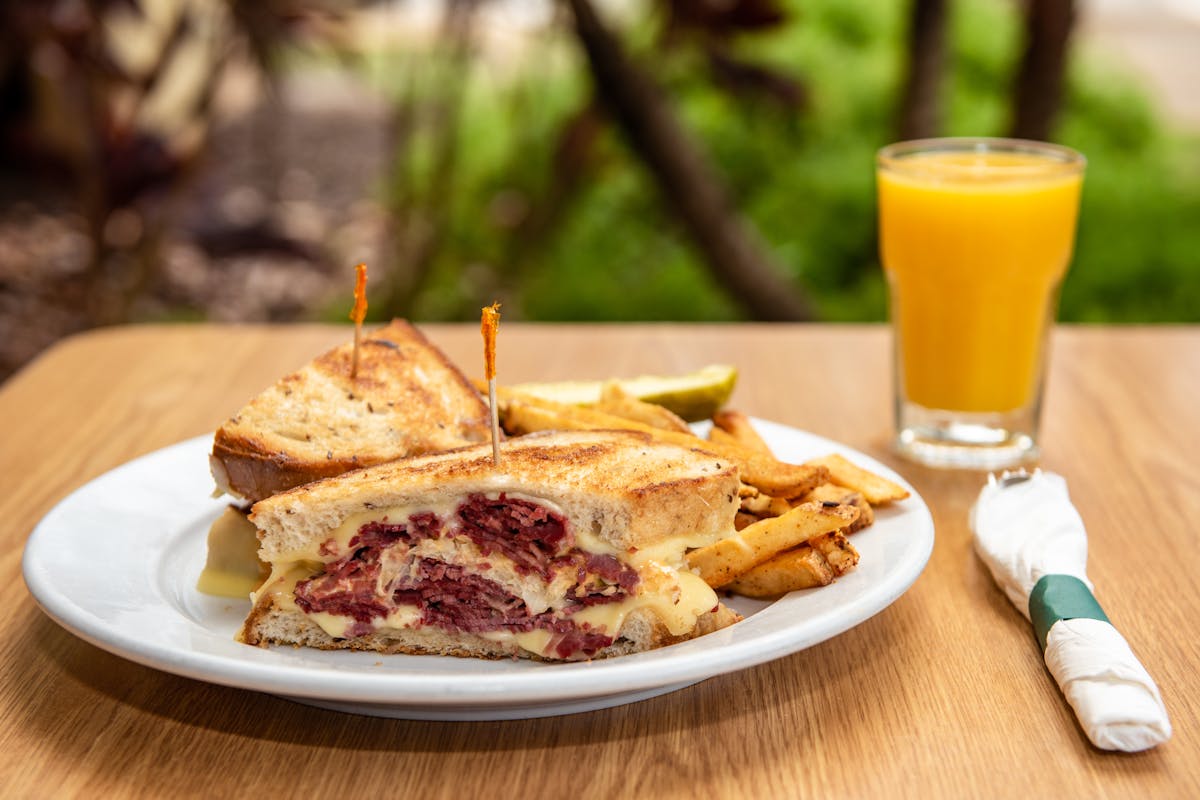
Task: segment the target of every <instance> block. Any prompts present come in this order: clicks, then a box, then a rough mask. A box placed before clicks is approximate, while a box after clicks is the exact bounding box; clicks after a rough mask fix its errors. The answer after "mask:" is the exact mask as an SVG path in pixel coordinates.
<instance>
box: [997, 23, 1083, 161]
mask: <svg viewBox="0 0 1200 800" xmlns="http://www.w3.org/2000/svg"><path fill="white" fill-rule="evenodd" d="M1074 23H1075V2H1074V0H1029V4H1028V7H1027V9H1026V12H1025V53H1024V56H1023V57H1022V59H1021V65H1020V69H1019V70H1018V72H1017V77H1016V85H1015V86H1014V89H1013V111H1012V128H1011V135H1012V136H1015V137H1018V138H1021V139H1037V140H1046V139H1048V138H1049V137H1050V131H1051V130H1052V129H1053V127H1054V121H1055V118H1056V117H1057V115H1058V109H1059V106H1060V105H1061V103H1062V90H1063V76H1064V74H1065V72H1066V66H1067V44H1068V40H1069V39H1070V37H1071V29H1072V27H1073V26H1074Z"/></svg>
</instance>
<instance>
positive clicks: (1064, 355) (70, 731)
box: [0, 324, 1200, 798]
mask: <svg viewBox="0 0 1200 800" xmlns="http://www.w3.org/2000/svg"><path fill="white" fill-rule="evenodd" d="M425 330H426V331H427V332H428V333H429V335H430V337H431V338H432V339H433V340H434V341H436V342H437V343H438V344H440V345H441V346H442V347H443V348H444V349H445V350H446V351H447V352H448V353H449V355H450V356H451V358H453V359H454V360H455V361H457V362H458V363H459V364H461V365H464V367H465V371H467V372H468V373H469V374H476V373H478V372H480V371H481V369H479V368H477V364H479V362H480V360H481V356H480V352H479V351H480V345H479V332H478V328H477V326H474V325H466V326H440V325H430V326H425ZM347 336H348V333H347V330H346V329H345V328H340V329H339V328H333V327H320V326H308V327H295V328H278V327H276V328H267V327H215V326H178V327H136V328H119V329H114V330H108V331H103V332H98V333H92V334H88V335H85V336H81V337H78V338H74V339H71V340H69V341H67V342H65V343H62V344H60V345H59V346H57V347H56V348H54V349H53V350H51V351H50V352H49V353H47V354H46V355H44V356H43V357H42V358H40V359H39V360H38V361H36V362H35V363H33V364H32V365H31V366H29V367H28V368H27V369H26V370H24V371H23V372H21V373H20V374H18V375H17V376H15V377H14V378H13V379H12V380H10V381H9V382H8V383H7V384H6V385H5V386H4V387H3V388H2V389H0V438H2V441H3V448H2V450H0V480H2V481H3V486H4V491H3V493H2V494H0V519H3V520H4V526H3V529H2V530H3V537H4V539H3V541H4V544H5V547H4V549H3V552H4V556H3V560H2V561H0V565H2V569H3V573H2V574H3V581H2V583H0V597H2V598H3V602H2V603H0V619H3V631H4V632H5V636H6V639H7V644H6V646H5V647H4V649H3V656H2V657H0V665H2V675H3V679H2V681H0V794H3V795H5V796H9V797H46V796H73V795H87V796H95V797H117V796H134V795H136V796H159V795H171V796H185V795H194V796H205V797H211V796H219V797H228V796H246V797H256V798H267V797H276V796H292V795H294V794H299V795H300V796H332V795H335V794H336V795H337V796H344V797H376V796H385V797H387V796H394V797H403V796H412V797H445V798H461V797H496V796H517V793H518V792H519V793H520V794H521V795H522V796H528V797H541V796H545V797H583V798H590V797H603V798H615V797H622V796H630V795H639V796H643V797H743V796H747V797H796V796H802V795H813V796H823V797H887V796H913V797H954V798H958V797H972V796H983V797H993V796H1012V797H1022V798H1024V797H1035V796H1036V797H1053V796H1063V797H1129V796H1137V797H1156V798H1158V797H1174V796H1178V797H1184V796H1191V797H1197V796H1200V746H1198V741H1200V740H1198V737H1197V733H1196V731H1197V722H1198V717H1200V680H1198V679H1197V665H1198V664H1200V645H1198V641H1200V636H1198V633H1200V622H1198V620H1200V589H1198V580H1197V575H1198V574H1200V558H1197V555H1196V554H1197V549H1198V545H1200V522H1198V521H1200V469H1198V468H1197V454H1198V452H1200V413H1197V410H1198V408H1200V405H1198V400H1197V399H1198V398H1200V328H1195V327H1189V328H1063V329H1060V330H1058V331H1057V332H1056V335H1055V337H1054V353H1053V359H1052V374H1051V379H1050V388H1049V395H1048V399H1047V403H1046V416H1045V431H1044V433H1045V437H1044V438H1045V444H1046V457H1045V461H1044V466H1045V467H1047V468H1049V469H1053V470H1056V471H1059V472H1062V473H1064V474H1065V475H1067V476H1068V477H1069V479H1070V485H1071V490H1072V495H1073V497H1074V499H1075V501H1076V504H1077V505H1078V507H1079V508H1080V510H1081V513H1082V515H1083V517H1084V519H1085V521H1086V522H1087V524H1088V527H1089V533H1090V537H1091V559H1090V563H1089V572H1090V574H1091V577H1092V578H1093V579H1094V581H1095V583H1096V585H1097V587H1098V592H1097V594H1098V596H1099V599H1100V601H1101V603H1102V604H1103V605H1104V608H1105V610H1106V611H1107V612H1108V614H1109V616H1110V617H1111V618H1112V619H1113V621H1114V622H1115V623H1116V624H1117V626H1118V627H1119V628H1120V629H1121V630H1122V631H1123V632H1124V634H1125V635H1126V637H1127V638H1128V639H1129V641H1130V642H1131V644H1132V646H1133V648H1134V650H1135V651H1136V652H1137V653H1138V654H1139V656H1140V657H1141V659H1142V661H1143V663H1144V664H1145V665H1146V667H1147V669H1148V670H1149V671H1150V673H1151V674H1152V675H1153V676H1154V677H1155V678H1156V679H1157V681H1158V683H1159V686H1160V688H1161V690H1162V693H1163V696H1164V698H1165V700H1166V703H1167V707H1168V709H1169V711H1170V713H1171V718H1172V722H1173V724H1174V728H1175V735H1174V738H1173V739H1172V740H1171V741H1170V742H1168V743H1167V744H1166V745H1164V746H1162V747H1159V748H1158V749H1156V750H1154V751H1151V752H1147V753H1143V754H1138V755H1114V754H1106V753H1102V752H1100V751H1097V750H1095V749H1093V748H1092V747H1091V746H1090V745H1089V744H1088V743H1087V741H1086V739H1085V737H1084V735H1083V734H1082V732H1081V731H1080V730H1079V728H1078V726H1077V724H1076V722H1075V719H1074V716H1073V715H1072V712H1071V710H1070V708H1069V707H1068V706H1067V705H1066V703H1065V702H1064V701H1063V699H1062V697H1061V696H1060V694H1059V693H1058V690H1057V689H1056V688H1055V686H1054V684H1053V682H1052V680H1051V679H1050V677H1049V676H1048V675H1047V673H1046V671H1045V669H1044V667H1043V666H1042V663H1041V659H1040V654H1039V652H1038V649H1037V645H1036V644H1035V642H1034V639H1033V637H1032V635H1031V633H1030V630H1029V626H1028V623H1027V622H1026V621H1025V620H1024V619H1023V618H1022V617H1021V616H1020V615H1019V614H1018V613H1017V612H1016V611H1015V610H1014V609H1013V608H1012V607H1011V606H1010V605H1009V603H1008V601H1007V600H1006V599H1005V598H1004V596H1003V595H1002V594H1001V592H1000V591H999V590H998V589H997V588H996V587H995V586H994V585H993V583H992V581H991V578H990V577H989V576H988V574H987V572H986V570H985V569H984V567H983V566H982V565H981V563H980V562H979V560H978V559H977V558H976V556H975V555H974V553H973V551H972V549H971V544H970V536H969V530H968V527H967V510H968V508H969V507H970V505H971V503H972V501H973V500H974V498H975V496H976V494H977V492H978V490H979V487H980V485H981V476H980V475H979V474H972V473H954V472H938V471H933V470H928V469H922V468H917V467H913V466H911V465H909V464H906V463H904V462H901V461H899V460H898V459H897V458H895V457H893V456H892V455H891V454H890V453H889V451H888V447H887V442H888V436H889V432H890V428H891V421H890V411H889V408H890V401H889V396H890V390H889V386H890V377H889V375H890V370H889V358H888V351H889V338H888V333H887V330H886V329H885V328H882V327H878V326H856V327H838V326H774V325H736V326H680V325H642V326H619V327H618V326H534V325H518V324H505V325H504V326H503V327H502V328H501V334H500V346H499V368H500V372H501V378H502V380H504V381H518V380H529V379H560V378H567V377H580V376H585V375H587V376H602V375H610V374H612V375H620V374H637V373H641V372H672V371H682V370H690V369H693V368H695V367H698V366H700V365H703V364H705V363H709V362H718V361H724V362H731V363H735V364H737V365H739V367H740V368H741V380H740V383H739V386H738V389H737V392H736V394H735V396H734V398H733V405H735V406H737V407H739V408H741V409H744V410H745V411H747V412H750V413H753V414H755V415H758V416H761V417H765V418H768V419H774V420H778V421H780V422H784V423H787V424H790V425H794V426H797V427H800V428H804V429H807V430H810V431H813V432H816V433H819V434H822V435H825V436H828V437H831V438H833V439H837V440H839V441H842V442H845V443H846V444H848V445H850V446H852V447H855V448H858V449H860V450H863V451H865V452H867V453H869V454H871V455H872V456H875V457H876V458H879V459H881V460H882V461H884V462H886V463H888V464H890V465H891V466H893V467H894V468H896V469H897V470H898V471H900V472H901V473H902V474H904V475H905V476H906V477H907V478H908V479H909V480H910V481H911V482H912V483H913V484H914V485H915V486H916V488H917V489H918V491H919V492H920V493H921V494H922V495H923V496H924V497H925V499H926V500H927V502H928V503H929V505H930V507H931V508H932V510H933V515H934V518H935V522H936V528H937V541H936V545H935V547H934V552H933V556H932V558H931V560H930V562H929V565H928V567H927V568H926V569H925V571H924V573H923V574H922V576H921V577H920V578H919V579H918V581H917V583H916V584H915V585H914V586H913V587H912V589H910V590H909V591H908V592H907V593H906V594H905V595H904V596H903V597H901V598H900V599H899V600H898V601H897V602H896V603H895V604H894V605H892V606H890V607H889V608H888V609H886V610H885V611H884V612H882V613H880V614H879V615H877V616H875V617H873V618H872V619H870V620H868V621H867V622H865V623H863V624H862V625H860V626H858V627H857V628H854V629H852V630H851V631H849V632H847V633H844V634H842V635H840V636H837V637H836V638H834V639H832V640H830V641H827V642H825V643H823V644H821V645H819V646H816V647H812V648H810V649H808V650H805V651H803V652H800V653H797V654H795V655H792V656H789V657H786V658H782V659H779V660H778V661H775V662H772V663H769V664H765V665H762V666H759V667H756V668H752V669H748V670H745V671H743V672H740V673H736V674H730V675H725V676H721V677H717V678H713V679H711V680H708V681H706V682H704V683H701V684H698V685H696V686H693V687H691V688H688V689H684V690H681V691H678V692H675V693H672V694H668V695H665V696H662V697H658V698H655V699H652V700H647V701H644V702H641V703H637V704H634V705H628V706H623V707H618V708H613V709H609V710H605V711H598V712H592V713H587V714H576V715H573V716H565V717H557V718H546V719H534V720H524V721H514V722H470V723H461V722H459V723H452V722H410V721H398V720H387V719H377V718H369V717H359V716H352V715H346V714H340V713H335V712H327V711H320V710H316V709H313V708H309V707H306V706H302V705H298V704H295V703H292V702H288V701H285V700H281V699H277V698H274V697H271V696H267V695H264V694H258V693H254V692H250V691H243V690H237V689H230V688H223V687H219V686H214V685H209V684H206V683H201V682H198V681H193V680H187V679H184V678H178V677H174V676H172V675H168V674H166V673H162V672H158V671H155V670H153V669H148V668H144V667H141V666H137V665H135V664H133V663H131V662H128V661H125V660H123V659H121V658H118V657H116V656H113V655H109V654H108V653H106V652H104V651H102V650H99V649H97V648H95V647H92V646H90V645H88V644H85V643H84V642H83V641H81V640H79V639H76V638H75V637H74V636H72V635H70V634H68V633H66V632H65V631H63V630H62V629H60V628H59V627H58V626H57V625H55V624H54V623H53V622H51V621H50V620H49V619H48V618H47V617H46V616H44V615H43V614H42V612H41V611H40V610H39V609H38V608H37V606H36V605H35V604H34V601H33V600H32V599H31V597H30V596H29V594H28V592H27V591H26V589H25V586H24V584H23V582H22V580H21V578H20V558H21V550H22V543H23V542H24V540H25V537H26V536H27V535H28V534H29V532H30V531H31V530H32V528H33V526H34V525H35V524H36V522H37V521H38V520H39V519H40V518H41V517H42V515H44V514H45V513H46V512H47V511H48V510H49V509H50V508H51V507H52V506H53V505H54V504H55V503H57V502H58V501H59V500H61V499H62V498H63V497H64V496H65V495H67V494H68V493H69V492H70V491H71V490H73V489H75V488H76V487H78V486H79V485H81V484H82V483H84V482H85V481H87V480H89V479H90V478H93V477H95V476H97V475H99V474H101V473H103V472H105V471H107V470H109V469H111V468H112V467H114V466H116V465H118V464H120V463H122V462H124V461H126V460H128V459H130V458H133V457H135V456H137V455H140V454H143V453H146V452H149V451H151V450H154V449H157V448H159V447H162V446H164V445H167V444H170V443H172V442H175V441H178V440H180V439H184V438H186V437H191V436H194V435H197V434H201V433H204V432H206V431H210V430H212V429H213V428H214V427H215V426H217V425H218V424H219V423H220V422H221V421H222V420H223V419H224V418H225V417H226V416H227V415H228V414H229V413H231V412H232V411H233V410H234V409H235V408H237V407H238V406H239V405H241V403H242V402H244V401H245V400H246V399H248V398H249V397H250V396H251V395H252V394H254V393H256V392H257V391H258V390H259V389H261V388H263V387H264V386H265V385H266V384H267V383H269V382H272V381H273V380H274V379H275V378H276V377H277V376H278V375H281V374H283V373H284V372H286V371H289V370H290V369H292V368H295V367H296V366H298V365H299V364H301V363H302V362H304V361H305V360H307V359H308V358H309V357H310V356H311V355H313V354H315V353H317V352H318V351H320V350H322V349H323V348H325V347H327V346H331V345H332V344H334V343H336V342H338V341H339V340H342V339H343V338H345V337H347Z"/></svg>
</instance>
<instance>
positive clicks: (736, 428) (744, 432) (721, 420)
mask: <svg viewBox="0 0 1200 800" xmlns="http://www.w3.org/2000/svg"><path fill="white" fill-rule="evenodd" d="M712 421H713V429H714V430H721V431H724V432H725V433H727V434H729V435H730V436H732V437H733V439H734V441H736V442H738V443H739V444H741V445H742V446H743V447H748V448H750V449H751V450H754V451H756V452H759V453H765V454H766V455H772V453H771V447H770V445H768V444H767V443H766V440H764V439H763V438H762V436H760V435H759V433H758V431H756V430H754V426H753V425H751V424H750V417H748V416H746V415H745V414H743V413H742V412H741V411H735V410H733V409H723V410H721V411H718V412H717V413H716V414H713V418H712Z"/></svg>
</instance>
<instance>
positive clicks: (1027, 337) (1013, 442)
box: [876, 138, 1086, 469]
mask: <svg viewBox="0 0 1200 800" xmlns="http://www.w3.org/2000/svg"><path fill="white" fill-rule="evenodd" d="M1085 163H1086V162H1085V160H1084V158H1083V156H1081V155H1080V154H1079V153H1077V152H1075V151H1074V150H1071V149H1069V148H1066V147H1061V146H1057V145H1052V144H1045V143H1042V142H1031V141H1023V140H1017V139H989V138H953V139H925V140H920V141H912V142H900V143H897V144H892V145H888V146H887V147H884V148H883V149H882V150H880V151H879V153H878V156H877V161H876V180H877V187H878V203H879V241H880V257H881V259H882V262H883V269H884V272H885V274H886V276H887V282H888V292H889V308H890V314H891V322H892V331H893V334H894V347H895V357H894V362H895V372H894V377H895V418H896V440H895V444H896V448H897V449H898V450H899V452H900V453H902V454H903V455H905V456H906V457H908V458H910V459H913V460H915V461H918V462H920V463H923V464H927V465H929V466H936V467H962V468H973V469H1001V468H1004V467H1010V466H1016V465H1019V464H1022V463H1027V462H1030V461H1034V460H1036V459H1037V458H1038V456H1039V445H1038V424H1039V418H1040V415H1041V407H1042V397H1043V390H1044V387H1045V376H1046V351H1047V340H1048V336H1049V331H1050V328H1051V326H1052V324H1053V321H1054V318H1055V315H1056V313H1057V308H1058V294H1059V287H1060V286H1061V284H1062V280H1063V276H1064V275H1065V274H1066V271H1067V265H1068V263H1069V262H1070V260H1071V254H1072V251H1073V249H1074V242H1075V224H1076V219H1077V217H1078V212H1079V194H1080V189H1081V187H1082V184H1083V172H1084V165H1085Z"/></svg>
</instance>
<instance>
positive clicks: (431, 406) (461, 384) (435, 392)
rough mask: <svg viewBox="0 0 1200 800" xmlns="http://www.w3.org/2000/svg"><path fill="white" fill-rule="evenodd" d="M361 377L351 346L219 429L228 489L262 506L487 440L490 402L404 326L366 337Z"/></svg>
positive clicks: (220, 463) (220, 475)
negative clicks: (337, 479)
mask: <svg viewBox="0 0 1200 800" xmlns="http://www.w3.org/2000/svg"><path fill="white" fill-rule="evenodd" d="M361 347H362V349H361V352H360V354H359V364H358V373H357V376H356V377H354V378H351V377H350V362H351V358H352V353H353V345H352V344H345V345H342V346H341V347H337V348H335V349H333V350H331V351H329V352H328V353H325V354H324V355H322V356H319V357H318V358H316V359H314V360H313V361H312V362H310V363H309V364H307V365H305V366H304V367H302V368H301V369H300V370H299V371H297V372H294V373H292V374H291V375H287V376H285V377H283V378H282V379H280V380H279V381H278V382H277V383H276V384H275V385H274V386H272V387H271V388H269V389H267V390H266V391H264V392H263V393H262V394H260V395H258V397H255V398H254V399H253V400H251V401H250V402H249V403H248V404H247V405H246V406H245V407H244V408H242V409H241V410H240V411H238V412H237V413H236V414H234V415H233V417H231V418H230V419H229V420H228V421H227V422H226V423H225V424H224V425H222V426H221V427H220V429H219V430H218V431H217V433H216V436H215V437H214V439H213V449H212V456H211V458H210V466H211V468H212V474H213V478H214V479H215V480H216V482H217V488H219V489H220V490H222V491H224V492H226V493H228V494H231V495H234V496H235V497H238V498H241V499H242V500H245V501H247V502H251V503H253V502H257V501H259V500H262V499H263V498H266V497H269V496H271V495H273V494H277V493H279V492H282V491H286V490H288V489H292V488H294V487H297V486H301V485H303V484H306V483H310V482H312V481H315V480H318V479H321V478H329V477H333V476H335V475H340V474H342V473H344V472H348V471H350V470H353V469H357V468H360V467H367V466H370V465H373V464H380V463H383V462H385V461H393V460H395V459H397V458H405V457H407V456H414V455H423V454H425V453H433V452H439V451H443V450H450V449H453V448H456V447H463V446H466V445H470V444H475V443H478V442H484V441H488V440H489V437H490V426H489V424H488V411H487V405H486V404H485V403H484V401H483V399H482V397H481V396H480V395H479V393H478V392H477V391H476V390H475V389H474V387H472V386H471V384H470V382H469V381H468V380H467V378H466V377H465V376H464V375H463V374H462V373H461V372H460V371H459V370H458V368H457V367H455V366H454V364H452V363H451V362H450V361H449V359H447V358H446V356H445V354H443V353H442V352H441V351H440V350H438V349H437V347H435V346H434V345H433V344H431V343H430V342H429V340H428V339H426V338H425V336H424V335H422V334H421V332H420V331H418V330H417V329H416V328H415V327H413V326H412V325H410V324H409V323H408V322H405V321H403V320H395V321H393V322H392V323H391V324H390V325H388V326H387V327H385V328H382V329H380V330H378V331H375V332H374V333H372V334H370V335H367V336H364V337H363V339H362V346H361Z"/></svg>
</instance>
